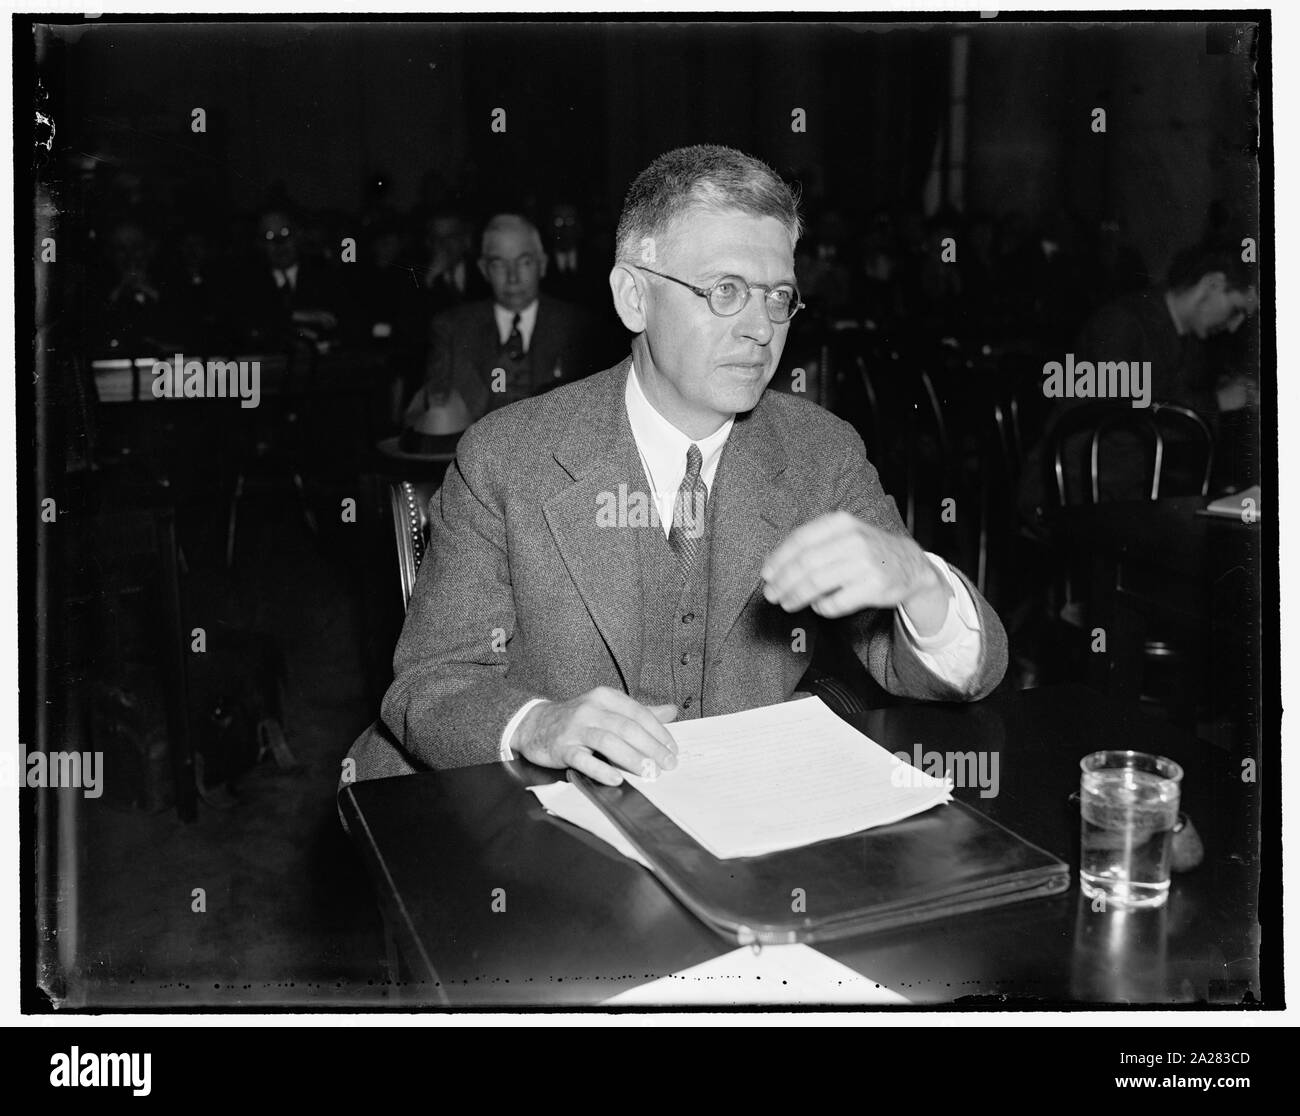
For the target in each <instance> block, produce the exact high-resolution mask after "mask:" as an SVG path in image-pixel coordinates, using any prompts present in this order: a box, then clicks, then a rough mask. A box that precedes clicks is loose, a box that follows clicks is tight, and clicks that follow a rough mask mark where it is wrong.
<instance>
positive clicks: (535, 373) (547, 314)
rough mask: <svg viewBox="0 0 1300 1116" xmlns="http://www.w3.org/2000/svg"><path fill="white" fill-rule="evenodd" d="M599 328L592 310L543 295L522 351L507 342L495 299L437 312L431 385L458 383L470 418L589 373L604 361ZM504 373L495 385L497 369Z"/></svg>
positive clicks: (435, 389) (441, 387) (443, 387)
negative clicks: (514, 353) (515, 353)
mask: <svg viewBox="0 0 1300 1116" xmlns="http://www.w3.org/2000/svg"><path fill="white" fill-rule="evenodd" d="M599 335H600V331H599V328H598V326H597V325H596V323H595V321H594V319H593V318H592V317H591V315H590V314H589V313H587V311H585V310H583V309H581V308H580V307H577V306H573V305H571V304H570V303H567V302H562V301H560V300H559V299H557V298H551V297H550V296H549V295H541V296H540V297H539V299H538V307H537V323H536V325H535V326H534V327H533V335H532V337H531V338H530V339H529V343H528V348H527V350H526V352H524V353H523V355H522V357H521V358H520V359H518V360H515V359H513V358H512V357H511V355H510V354H509V352H507V350H506V347H505V346H503V345H502V342H501V336H500V334H499V332H498V328H497V321H496V316H495V314H494V313H493V303H492V300H491V299H486V300H483V301H481V302H471V303H466V304H465V305H464V306H458V307H455V308H454V309H451V310H447V311H444V312H443V313H441V314H438V315H435V317H434V319H433V321H432V323H431V325H430V328H429V364H428V377H427V387H428V389H429V391H430V392H431V393H432V394H441V393H443V392H445V391H447V390H449V389H455V390H456V391H458V392H459V393H460V395H461V398H462V399H464V401H465V405H466V406H467V407H468V408H469V413H470V416H471V419H472V420H474V419H479V418H481V417H482V416H483V415H485V414H487V412H488V411H491V410H495V409H496V408H498V407H502V406H505V405H506V404H507V403H513V402H516V401H517V400H520V399H527V398H528V397H529V396H532V395H536V394H537V393H539V392H542V391H547V390H549V389H550V388H552V387H555V386H556V385H558V384H560V383H564V382H567V381H570V380H577V379H581V378H582V377H584V376H587V375H590V374H591V373H592V372H594V371H595V370H596V369H597V367H599V365H598V364H597V363H596V361H597V360H598V359H599V357H598V350H599ZM498 368H499V369H501V370H502V371H503V372H504V373H505V375H504V389H505V390H503V391H494V390H493V381H494V377H493V371H494V370H495V369H498Z"/></svg>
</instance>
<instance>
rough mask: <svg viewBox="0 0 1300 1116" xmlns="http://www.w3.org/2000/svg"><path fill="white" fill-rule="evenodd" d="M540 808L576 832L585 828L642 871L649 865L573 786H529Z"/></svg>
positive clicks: (549, 784)
mask: <svg viewBox="0 0 1300 1116" xmlns="http://www.w3.org/2000/svg"><path fill="white" fill-rule="evenodd" d="M528 789H529V790H530V791H532V792H533V794H534V796H535V797H536V798H537V801H538V802H540V803H541V804H542V808H543V809H544V810H545V811H546V812H547V813H548V814H553V815H554V816H555V817H557V818H562V819H563V820H564V821H567V822H569V823H570V824H571V825H576V826H577V827H578V828H579V829H585V830H586V831H587V832H588V833H590V834H591V835H592V836H593V837H599V838H600V839H601V840H602V841H604V842H606V843H607V844H610V845H613V846H614V848H615V849H617V850H618V851H619V852H621V853H622V854H623V855H624V856H626V857H630V858H631V859H632V860H635V861H636V862H637V863H638V864H640V865H642V866H643V867H645V868H649V867H650V865H648V864H646V862H645V861H644V860H642V859H641V854H640V853H638V852H637V851H636V849H634V848H633V847H632V846H631V845H630V844H628V842H627V839H626V838H625V837H624V836H623V834H621V833H620V832H619V831H618V829H617V828H616V827H615V825H614V823H613V822H611V821H610V820H609V819H608V818H607V817H605V815H604V814H602V813H601V812H600V809H599V807H597V806H596V804H595V803H594V802H592V801H591V799H590V798H588V797H587V796H586V795H585V794H583V793H582V791H580V790H579V789H578V788H577V787H575V786H574V785H573V784H572V783H546V784H544V785H543V786H538V787H529V788H528Z"/></svg>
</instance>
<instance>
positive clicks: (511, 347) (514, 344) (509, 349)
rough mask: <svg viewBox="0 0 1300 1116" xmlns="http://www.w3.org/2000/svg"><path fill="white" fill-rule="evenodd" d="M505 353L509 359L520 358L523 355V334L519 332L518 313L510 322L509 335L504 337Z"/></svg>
mask: <svg viewBox="0 0 1300 1116" xmlns="http://www.w3.org/2000/svg"><path fill="white" fill-rule="evenodd" d="M506 353H507V354H508V355H509V357H510V359H511V360H522V359H523V357H524V335H523V334H522V333H520V332H519V315H518V314H516V315H515V320H514V321H513V322H512V323H511V324H510V336H509V337H507V338H506Z"/></svg>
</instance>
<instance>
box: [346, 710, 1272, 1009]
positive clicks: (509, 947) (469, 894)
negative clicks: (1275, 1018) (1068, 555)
mask: <svg viewBox="0 0 1300 1116" xmlns="http://www.w3.org/2000/svg"><path fill="white" fill-rule="evenodd" d="M860 727H861V728H862V730H863V731H864V732H865V733H866V734H867V735H868V736H870V737H871V738H872V739H874V740H876V741H877V742H878V743H879V744H881V745H882V746H884V747H886V748H888V749H889V750H891V751H907V752H909V753H911V752H912V751H913V747H914V745H916V744H920V745H921V747H922V750H923V751H924V750H935V751H940V752H946V751H977V752H979V751H986V752H988V753H989V759H988V762H989V763H990V764H991V763H992V762H993V757H994V756H996V757H997V761H996V762H997V764H998V767H997V773H998V779H997V794H996V796H993V797H988V798H981V797H980V790H979V789H978V788H969V789H958V791H957V792H956V795H957V797H959V798H961V799H963V800H965V801H967V802H968V803H970V804H971V805H972V806H975V807H976V808H977V809H980V810H982V811H984V812H985V813H987V814H988V815H990V816H991V817H993V818H995V819H997V820H998V821H1000V822H1002V823H1003V824H1005V825H1007V826H1009V827H1010V828H1012V829H1014V830H1015V831H1016V832H1017V833H1019V834H1020V835H1021V836H1023V837H1025V838H1027V839H1028V840H1030V841H1032V842H1034V843H1035V844H1038V845H1040V846H1041V847H1043V848H1045V849H1047V850H1048V851H1050V852H1053V853H1055V854H1056V855H1058V856H1060V857H1061V858H1062V859H1064V860H1067V861H1068V862H1069V863H1070V864H1071V866H1072V868H1074V869H1075V870H1076V872H1077V867H1078V844H1079V832H1078V831H1079V822H1078V814H1077V809H1072V807H1071V805H1070V803H1069V801H1068V799H1069V795H1070V794H1071V792H1072V791H1074V790H1076V789H1077V787H1078V779H1079V759H1080V758H1081V757H1082V756H1083V755H1085V754H1086V753H1088V752H1090V751H1093V750H1096V749H1097V748H1101V747H1109V748H1135V749H1141V750H1145V751H1154V752H1159V753H1161V754H1164V755H1167V756H1170V757H1172V758H1174V759H1176V760H1177V761H1178V762H1179V763H1181V764H1182V765H1183V767H1184V769H1185V771H1186V777H1185V781H1184V809H1185V810H1186V811H1187V812H1188V813H1189V814H1190V815H1191V817H1192V818H1193V820H1194V822H1195V824H1196V826H1197V828H1198V829H1199V831H1200V834H1201V836H1202V838H1203V840H1204V843H1205V847H1206V858H1205V861H1204V863H1202V864H1201V865H1200V867H1198V868H1196V869H1194V870H1193V871H1191V872H1188V873H1184V874H1180V875H1176V876H1175V877H1174V882H1173V887H1172V891H1171V895H1170V899H1169V902H1168V904H1167V905H1166V906H1165V907H1164V908H1163V909H1161V910H1158V911H1141V912H1121V911H1115V910H1111V911H1108V912H1094V911H1093V910H1092V907H1091V905H1090V903H1089V902H1088V901H1087V900H1085V899H1083V898H1082V897H1081V895H1080V893H1079V890H1078V885H1077V878H1076V883H1075V884H1074V885H1073V886H1072V887H1071V889H1070V891H1069V892H1068V893H1066V894H1064V895H1062V896H1059V897H1054V898H1050V899H1041V900H1032V901H1029V902H1026V903H1021V904H1017V905H1014V906H1010V907H1005V908H1001V909H995V910H990V911H983V912H980V913H978V914H975V915H971V916H965V917H962V916H956V917H952V918H948V919H944V920H938V921H935V922H931V923H926V924H923V925H919V926H916V927H912V928H910V929H907V930H899V931H890V932H886V933H878V934H873V935H867V936H862V937H857V938H851V939H847V940H845V941H841V942H835V943H831V944H827V945H825V946H823V947H820V948H822V949H823V950H824V952H826V953H828V954H830V955H831V956H833V957H835V958H837V959H839V960H840V961H842V962H844V963H845V964H847V965H848V966H850V967H851V968H853V969H854V970H856V971H858V972H860V973H862V974H864V975H867V976H870V977H871V978H872V979H873V980H875V981H877V982H879V983H881V984H883V985H886V986H887V987H889V988H892V989H894V990H896V991H898V992H901V993H902V994H903V995H904V996H906V997H908V998H909V999H910V1000H912V1001H914V1002H916V1003H922V1004H939V1003H952V1002H958V1003H962V1002H965V1003H982V1002H989V1003H1013V1002H1023V1003H1028V1004H1037V1005H1042V1004H1062V1003H1067V1004H1068V1003H1080V1004H1101V1003H1193V1002H1213V1003H1233V1004H1236V1003H1241V1002H1242V1001H1243V998H1244V997H1246V996H1247V995H1248V994H1249V995H1250V996H1252V997H1254V998H1255V1000H1258V999H1259V997H1260V988H1259V979H1258V964H1257V961H1258V953H1259V942H1258V927H1257V925H1256V921H1255V912H1256V906H1257V895H1258V874H1259V873H1258V863H1259V856H1258V849H1257V845H1258V817H1259V801H1258V789H1257V788H1258V786H1259V784H1258V783H1244V782H1242V780H1241V771H1240V767H1239V765H1236V764H1234V763H1233V762H1232V761H1231V759H1230V757H1228V756H1227V755H1226V754H1225V753H1224V752H1222V751H1221V750H1219V749H1216V748H1213V747H1210V746H1208V745H1206V744H1204V743H1203V742H1201V741H1199V740H1197V739H1195V738H1194V737H1190V736H1186V735H1184V734H1182V733H1180V732H1178V731H1177V730H1174V729H1171V728H1170V727H1169V726H1167V725H1164V724H1161V723H1160V722H1157V721H1153V720H1150V719H1148V718H1146V717H1144V716H1143V715H1142V714H1140V713H1139V712H1137V711H1136V710H1134V709H1132V708H1130V707H1128V706H1125V705H1122V704H1120V703H1117V702H1115V701H1112V700H1110V699H1108V698H1105V697H1103V696H1101V695H1099V694H1097V693H1095V692H1094V691H1092V690H1089V689H1087V688H1085V687H1082V686H1070V687H1053V688H1046V689H1041V690H1030V691H1023V692H1012V693H1007V694H1004V695H1000V696H997V697H994V698H992V699H989V700H988V701H985V702H982V703H979V704H976V705H966V706H952V705H913V706H898V707H894V708H890V709H882V710H876V711H873V712H871V713H868V714H866V715H864V716H863V717H862V719H861V721H860ZM989 770H990V771H991V770H992V768H990V769H989ZM556 777H557V775H556V773H554V772H546V771H542V770H540V769H538V768H535V767H532V766H531V765H528V764H524V763H515V764H511V765H503V764H493V765H485V766H481V767H470V768H461V769H458V770H453V771H443V772H433V773H428V774H420V775H413V776H407V777H405V778H398V779H385V780H378V781H374V782H367V783H358V784H354V785H352V786H350V787H346V788H345V789H344V790H343V792H342V793H341V795H340V804H341V808H342V810H343V813H344V815H345V817H346V818H347V819H348V824H349V827H350V829H351V832H352V835H353V838H354V840H355V842H356V844H357V847H358V848H359V849H360V851H361V853H362V856H363V858H364V860H365V863H366V866H367V869H368V871H369V873H370V875H371V879H372V881H373V882H374V884H375V888H376V891H377V894H378V897H379V900H380V905H381V908H382V910H383V912H384V915H385V920H386V922H387V924H388V926H389V928H390V932H391V934H392V937H393V938H394V940H395V942H396V946H397V949H398V951H399V952H400V955H401V963H402V970H403V978H402V987H401V988H400V990H399V991H400V994H401V997H402V1000H403V1002H407V1003H409V1002H419V1003H425V1004H429V1005H451V1006H455V1007H471V1006H472V1007H486V1006H496V1007H508V1006H512V1005H548V1004H554V1005H583V1004H586V1005H593V1004H597V1003H599V1002H600V1001H602V1000H604V999H605V998H607V997H609V996H612V995H614V994H616V993H618V992H620V991H623V990H625V989H627V988H630V987H634V986H636V985H639V984H644V983H646V982H648V981H650V980H653V979H656V978H657V977H661V976H666V975H668V974H670V973H673V972H676V971H680V970H681V969H684V968H686V967H688V966H691V965H696V964H699V963H700V962H702V961H706V960H708V959H709V958H712V957H715V956H717V955H719V954H721V953H724V952H726V951H728V950H729V949H731V948H733V946H732V944H731V943H729V942H728V941H725V940H724V939H722V938H720V937H718V936H717V935H715V934H714V933H713V932H712V931H710V930H709V929H707V928H706V927H705V926H704V925H703V924H702V923H700V922H698V921H697V920H696V919H695V918H694V917H693V916H692V915H690V914H689V913H688V912H687V911H686V910H685V909H684V908H683V907H681V906H680V905H679V904H678V903H677V902H676V900H674V899H673V898H672V897H671V896H670V895H669V894H668V893H667V892H666V891H665V890H664V889H663V888H662V887H661V886H660V885H659V884H658V883H657V882H656V881H655V879H654V877H653V875H651V873H650V872H648V871H646V870H645V869H643V868H641V867H639V866H638V865H636V864H634V863H632V862H631V861H628V860H626V859H624V858H623V857H622V856H620V855H619V854H618V853H616V852H614V851H613V850H612V849H609V848H607V847H606V846H605V845H604V844H603V843H602V842H600V841H598V840H597V839H596V838H594V837H591V836H590V835H588V834H586V833H583V832H581V831H578V830H576V829H574V828H573V827H571V826H569V825H567V824H566V823H564V822H561V821H558V820H556V819H554V818H551V817H550V816H549V815H547V814H546V813H545V811H543V810H542V808H541V807H540V806H539V805H538V804H537V802H536V800H535V799H534V798H533V796H532V795H531V794H529V793H528V792H527V791H525V789H524V788H525V787H526V786H529V785H533V784H536V783H539V782H546V781H550V780H552V779H554V778H556ZM939 808H940V809H942V807H939ZM498 889H500V890H498ZM502 897H504V905H505V909H504V911H501V910H495V911H494V909H493V907H494V898H495V899H496V900H498V902H497V903H496V906H498V907H499V906H500V905H501V904H500V900H501V898H502Z"/></svg>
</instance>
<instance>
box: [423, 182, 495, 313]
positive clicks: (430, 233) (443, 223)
mask: <svg viewBox="0 0 1300 1116" xmlns="http://www.w3.org/2000/svg"><path fill="white" fill-rule="evenodd" d="M423 233H424V254H423V255H422V256H421V257H420V258H419V260H418V261H417V264H416V275H417V278H418V279H419V283H420V286H419V290H420V294H421V298H422V301H423V303H424V307H425V312H426V313H427V314H428V316H429V317H432V316H433V315H434V314H437V313H440V312H441V311H443V310H449V309H451V308H452V307H453V306H459V305H460V304H461V303H462V302H474V301H477V300H478V299H481V298H486V297H487V296H488V294H489V293H490V288H489V287H488V285H487V283H486V282H485V281H484V279H483V276H482V275H481V274H480V273H479V271H478V269H477V268H476V267H475V266H474V260H473V251H474V247H473V235H472V232H471V230H470V224H469V221H467V220H466V219H465V217H464V216H463V215H462V214H460V213H458V212H457V211H456V210H454V209H445V208H444V209H435V210H434V211H433V212H432V213H430V214H429V216H428V217H427V218H425V221H424V230H423Z"/></svg>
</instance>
